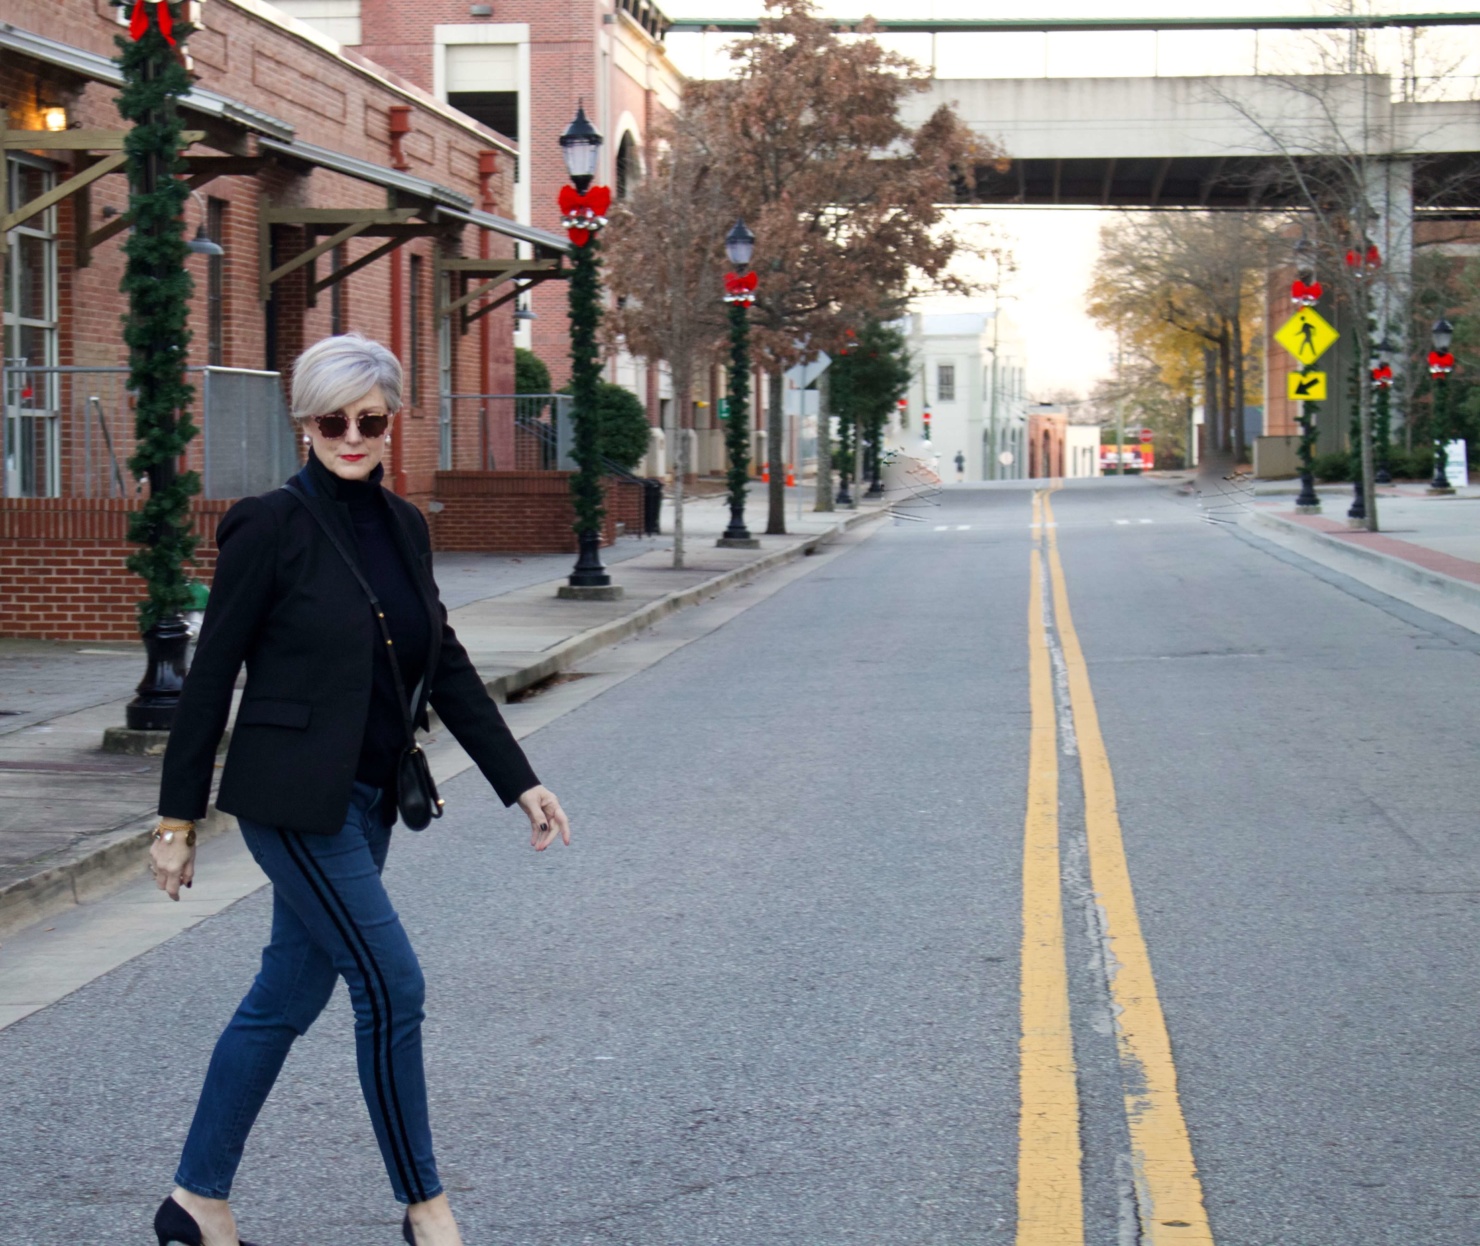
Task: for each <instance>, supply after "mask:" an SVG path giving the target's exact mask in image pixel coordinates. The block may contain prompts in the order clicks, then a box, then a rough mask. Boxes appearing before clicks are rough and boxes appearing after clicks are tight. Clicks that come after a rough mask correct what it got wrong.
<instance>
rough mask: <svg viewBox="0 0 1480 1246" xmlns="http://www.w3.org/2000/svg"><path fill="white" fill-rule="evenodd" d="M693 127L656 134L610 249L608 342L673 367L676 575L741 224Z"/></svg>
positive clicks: (691, 122)
mask: <svg viewBox="0 0 1480 1246" xmlns="http://www.w3.org/2000/svg"><path fill="white" fill-rule="evenodd" d="M696 120H697V119H696V117H695V116H694V115H693V114H685V115H682V116H679V117H677V118H674V119H673V121H672V122H671V124H670V125H669V126H668V127H667V128H666V129H665V130H663V131H661V132H660V133H659V135H658V141H657V142H656V143H655V144H654V145H653V146H654V148H655V149H656V150H657V153H658V154H657V158H656V160H655V162H654V167H653V168H652V169H651V170H650V172H649V174H648V176H647V177H645V178H643V179H642V180H641V181H639V182H638V184H637V186H636V187H635V189H633V190H632V191H631V192H630V193H629V194H628V196H627V198H626V199H624V200H623V201H622V202H621V203H620V204H618V205H617V208H616V210H615V211H614V212H613V213H612V214H611V224H610V226H609V227H608V228H607V230H606V237H605V239H604V243H605V246H606V251H607V286H608V288H609V289H610V290H611V292H612V293H613V294H614V295H616V297H617V306H616V307H615V308H614V309H613V310H612V311H611V312H610V313H609V315H608V318H607V327H608V332H609V334H610V335H611V336H612V337H613V338H614V339H615V340H620V341H622V342H624V343H625V345H626V347H627V349H628V350H630V351H632V352H633V353H634V354H636V355H641V356H644V357H646V358H649V359H662V360H666V361H667V363H668V366H669V368H670V370H671V372H672V378H673V406H674V430H673V431H674V445H673V450H672V462H673V465H674V466H673V478H674V537H673V565H674V566H675V567H681V566H683V561H684V531H683V487H684V475H685V474H686V472H688V470H689V463H688V434H687V430H688V429H689V428H691V427H692V426H693V414H692V412H693V402H694V380H695V377H696V375H697V373H698V370H699V369H700V368H701V367H702V366H703V365H704V364H706V363H708V362H709V361H710V360H712V359H713V358H714V356H715V354H716V352H717V350H718V348H719V347H720V345H721V344H722V342H723V339H724V334H725V314H724V309H725V305H724V302H723V296H724V264H725V253H724V236H725V231H726V230H727V229H728V228H729V227H730V225H731V223H732V220H733V216H734V211H733V205H732V204H731V202H730V200H729V197H728V191H727V189H726V187H725V184H724V180H723V178H722V176H721V168H720V164H719V161H718V158H717V157H716V155H715V154H714V153H713V152H712V151H711V150H710V148H709V145H708V143H707V142H706V139H705V135H704V133H703V131H702V129H701V128H700V127H699V126H698V125H697V124H696ZM732 418H737V419H738V418H743V416H733V417H732Z"/></svg>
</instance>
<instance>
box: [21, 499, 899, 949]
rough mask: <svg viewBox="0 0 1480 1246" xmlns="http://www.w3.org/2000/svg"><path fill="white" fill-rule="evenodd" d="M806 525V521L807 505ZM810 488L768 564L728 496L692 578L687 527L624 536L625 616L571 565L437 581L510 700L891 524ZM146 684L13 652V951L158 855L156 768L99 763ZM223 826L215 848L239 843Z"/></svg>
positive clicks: (213, 825) (467, 573) (462, 569)
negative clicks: (679, 562)
mask: <svg viewBox="0 0 1480 1246" xmlns="http://www.w3.org/2000/svg"><path fill="white" fill-rule="evenodd" d="M799 501H800V502H801V511H800V514H799V513H798V502H799ZM811 501H812V489H811V486H810V484H808V485H807V486H806V488H805V489H788V490H787V512H786V525H787V529H788V535H786V536H775V537H772V536H761V537H760V541H761V548H760V549H759V550H735V549H718V548H716V547H715V544H714V542H715V539H716V538H717V537H718V536H719V534H720V533H721V532H722V531H723V530H724V528H725V526H726V525H727V523H728V521H729V508H728V507H727V506H726V505H725V503H724V500H723V498H722V497H710V498H702V499H698V500H690V501H688V502H687V504H686V505H685V507H684V530H685V555H686V557H685V563H686V565H685V566H684V567H683V568H682V569H675V568H674V567H673V553H672V551H673V536H672V532H673V513H672V504H671V502H665V504H664V511H663V520H662V527H663V532H664V534H665V535H663V536H660V537H646V538H637V537H623V538H621V539H620V540H619V541H618V542H617V544H616V545H615V546H612V547H610V548H608V549H604V550H603V551H602V558H603V561H605V563H606V565H607V567H608V569H609V570H610V571H611V573H612V580H613V582H614V583H617V584H620V585H621V586H622V587H623V589H624V590H625V596H624V598H623V599H622V600H621V601H614V602H577V601H562V600H559V599H557V598H556V596H555V589H556V587H557V585H558V584H561V583H563V582H564V580H565V577H566V575H567V574H568V573H569V571H570V567H571V564H572V562H573V558H574V556H573V555H567V554H559V555H530V556H525V557H522V558H520V557H513V556H510V555H506V554H445V555H441V556H439V557H438V558H437V560H436V562H437V582H438V585H439V586H440V588H441V590H442V597H443V600H444V602H445V603H446V604H447V607H448V610H449V613H450V616H451V621H452V625H453V627H454V628H456V630H457V633H458V637H459V638H460V639H461V640H462V642H463V644H464V645H465V646H466V648H467V650H468V653H469V654H470V656H471V657H472V659H473V662H474V664H475V665H476V666H477V668H478V671H479V673H480V674H481V675H482V676H483V678H484V680H485V682H486V683H487V685H488V688H489V691H490V693H491V694H492V695H493V696H494V697H495V698H496V699H498V700H499V701H505V700H507V699H508V698H509V697H510V696H511V695H515V694H517V693H519V692H521V691H522V690H524V689H526V688H528V687H530V686H531V685H533V684H537V683H539V682H540V681H542V680H544V679H547V678H549V677H551V676H553V675H555V674H558V673H559V672H560V671H562V670H564V669H566V668H567V667H569V666H571V665H573V664H574V663H576V662H579V661H580V660H581V659H583V658H585V657H587V656H588V655H590V654H591V653H594V652H596V651H597V650H599V649H602V648H605V647H606V646H607V645H611V644H615V643H616V642H617V641H619V640H622V639H624V638H625V637H627V636H630V635H632V634H634V633H636V632H638V631H641V630H642V629H643V628H646V627H649V626H651V625H652V624H653V623H655V622H657V621H658V620H659V619H661V618H662V617H664V616H665V615H667V614H670V613H672V612H674V611H676V610H681V609H683V608H684V607H685V606H689V605H693V604H695V603H696V602H699V601H702V600H705V599H707V598H709V597H712V596H714V595H715V594H717V593H721V592H723V591H724V590H725V589H727V588H731V587H734V586H735V585H738V584H742V583H747V582H749V581H750V580H752V579H754V578H755V577H756V576H757V575H761V574H763V573H764V572H766V571H768V570H771V569H773V568H775V567H778V566H781V565H783V564H785V563H788V562H791V561H794V560H795V559H797V558H800V557H803V556H804V555H805V554H807V553H808V552H810V550H811V549H814V548H816V546H817V545H818V544H820V543H821V542H823V541H825V540H827V539H828V538H830V537H832V536H834V535H836V534H837V533H839V532H841V531H843V530H845V529H847V528H850V527H853V526H854V525H856V524H858V523H862V522H865V521H867V520H869V519H872V518H875V517H876V516H878V515H880V514H882V513H883V508H882V506H881V505H878V504H866V505H865V506H863V507H860V509H859V510H857V511H840V512H837V513H834V514H815V513H813V512H812V510H811V509H810V507H811ZM765 508H766V498H765V493H764V491H763V489H758V488H753V489H752V492H751V497H750V500H749V502H748V503H747V507H746V518H747V520H748V521H749V523H750V525H751V531H752V532H754V533H757V534H759V530H760V529H762V528H764V527H765V513H766V510H765ZM142 674H143V651H142V649H141V648H140V647H139V646H136V645H86V644H62V643H50V642H45V641H28V640H0V936H3V935H5V934H6V933H7V932H9V931H11V930H15V929H18V928H19V927H20V926H23V925H28V924H30V923H32V922H35V921H38V920H40V919H42V918H44V917H45V916H47V915H48V914H50V913H55V912H58V911H60V910H61V909H63V908H66V907H68V906H70V905H73V904H80V903H84V902H85V901H86V900H88V899H89V898H92V897H93V896H96V895H99V894H102V893H103V892H106V891H108V890H111V889H112V888H113V887H115V886H117V885H118V883H120V882H121V881H124V880H125V879H128V878H132V877H134V876H135V875H136V874H137V872H138V871H139V870H140V869H141V868H142V867H143V863H144V861H145V859H146V857H147V854H148V833H149V828H150V827H151V826H152V815H153V810H154V805H155V801H156V799H157V797H158V789H159V766H160V762H159V759H158V758H152V757H122V756H117V755H113V754H108V753H104V752H103V751H102V749H101V747H100V746H101V742H102V738H103V731H104V729H105V728H107V727H110V726H118V725H121V724H122V723H123V720H124V714H123V710H124V705H125V703H126V702H127V701H128V700H129V698H130V697H131V696H132V695H133V688H134V685H135V684H136V683H137V682H138V680H139V678H140V677H141V676H142ZM233 825H234V823H233V820H232V819H230V818H228V817H224V816H222V815H218V814H216V813H215V811H214V810H213V811H212V815H211V817H210V819H208V821H207V823H206V824H205V825H204V826H203V827H202V834H203V835H212V834H219V833H221V832H222V831H224V830H229V829H232V827H233Z"/></svg>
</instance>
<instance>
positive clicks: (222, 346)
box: [206, 199, 226, 368]
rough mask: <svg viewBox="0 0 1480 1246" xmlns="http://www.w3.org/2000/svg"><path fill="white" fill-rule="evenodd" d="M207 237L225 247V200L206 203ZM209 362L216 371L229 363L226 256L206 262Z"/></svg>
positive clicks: (216, 256) (210, 200)
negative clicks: (227, 348)
mask: <svg viewBox="0 0 1480 1246" xmlns="http://www.w3.org/2000/svg"><path fill="white" fill-rule="evenodd" d="M206 237H207V238H209V239H210V240H211V241H212V242H214V243H215V244H216V245H217V246H220V247H224V246H225V245H226V201H225V200H224V199H207V200H206ZM206 362H207V363H209V364H210V365H211V366H212V367H213V368H220V367H223V366H224V365H225V363H226V257H225V256H224V255H212V256H208V257H207V259H206Z"/></svg>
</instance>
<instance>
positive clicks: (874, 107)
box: [685, 0, 993, 533]
mask: <svg viewBox="0 0 1480 1246" xmlns="http://www.w3.org/2000/svg"><path fill="white" fill-rule="evenodd" d="M859 33H862V34H865V35H866V34H867V33H868V31H867V30H866V29H864V28H862V27H860V29H859ZM731 55H732V57H733V58H734V60H735V62H736V71H737V72H736V75H735V77H734V78H732V79H726V80H721V81H715V82H700V83H692V84H690V86H689V88H688V92H687V95H686V98H685V111H686V112H688V111H690V110H692V111H693V113H694V115H695V116H696V117H697V118H698V119H699V124H700V126H701V128H702V129H703V131H704V132H705V133H706V135H707V140H706V141H707V143H708V145H709V147H710V149H711V150H712V151H713V153H714V154H715V155H717V156H719V157H720V158H721V159H722V162H723V164H722V167H723V170H724V178H725V183H726V186H727V189H728V190H729V192H730V195H731V211H730V215H731V216H732V217H733V216H735V215H741V216H743V217H744V218H745V220H746V222H747V223H748V224H750V226H751V228H752V229H753V230H754V231H755V235H756V263H755V268H756V270H757V272H758V273H759V274H760V288H759V289H758V291H757V296H756V302H755V306H754V307H753V308H752V309H751V325H752V329H753V333H754V338H753V340H754V344H755V351H756V356H757V359H758V361H759V362H760V363H761V364H762V366H763V367H764V368H765V369H766V371H767V373H768V376H769V392H768V395H767V408H768V410H767V429H768V433H767V439H766V448H767V456H768V460H769V465H770V475H771V489H770V496H769V502H770V507H769V515H768V522H767V526H766V531H767V532H768V533H784V532H785V531H786V523H785V518H784V504H785V496H786V495H785V493H784V491H783V482H784V480H785V472H786V463H785V454H784V447H783V439H784V427H783V417H782V373H783V372H784V371H785V369H787V368H788V367H791V366H793V365H795V364H796V363H798V362H800V361H802V360H804V359H810V358H813V357H815V356H816V355H817V354H818V353H819V352H821V351H825V350H830V349H834V348H837V347H838V346H840V345H841V344H842V342H843V339H844V331H845V330H846V329H847V327H848V326H849V325H850V324H857V323H859V322H860V320H861V318H863V317H866V316H870V315H874V316H879V317H882V318H886V319H887V318H890V317H891V316H893V315H896V314H897V313H898V311H899V310H900V309H901V307H902V305H903V303H904V302H905V300H906V299H907V298H908V297H909V296H910V294H912V293H915V292H919V291H921V290H924V289H935V290H951V291H955V292H960V293H966V292H968V290H967V287H966V285H965V283H963V282H962V281H960V280H959V279H958V278H956V277H954V276H952V274H951V273H950V272H949V267H950V263H951V259H952V257H953V256H954V255H956V253H957V251H958V249H959V248H960V243H959V241H958V240H957V239H956V238H954V237H952V236H951V234H950V233H949V232H947V231H945V230H944V229H942V228H941V226H942V224H943V222H944V220H945V211H946V208H948V207H949V206H950V205H951V204H952V203H954V202H955V201H956V200H957V199H958V198H959V195H960V192H961V191H962V189H963V186H965V187H966V188H967V189H969V184H970V182H971V179H972V177H973V171H974V169H975V168H976V167H977V166H978V165H980V164H982V163H984V162H985V161H986V160H988V159H991V158H992V155H993V153H992V152H991V151H990V150H989V148H988V147H987V146H986V145H985V144H984V143H983V142H982V141H981V140H979V139H977V138H976V137H975V136H973V135H972V134H971V132H970V131H969V130H968V129H967V128H966V127H965V125H964V124H963V123H962V122H961V121H960V119H959V118H957V117H956V115H955V114H954V113H953V112H952V111H951V110H950V109H948V108H941V109H939V110H938V111H937V112H936V113H935V114H934V115H933V116H931V117H930V118H929V119H928V120H927V121H926V122H925V123H924V124H923V125H921V126H919V127H918V128H911V127H909V126H908V125H905V124H904V123H903V122H902V121H901V120H900V119H899V107H900V104H901V102H902V101H903V100H904V99H905V98H906V96H908V95H910V94H911V93H913V92H916V91H920V90H923V89H924V87H925V85H926V82H927V79H926V77H925V76H924V75H923V74H922V73H921V72H920V70H919V69H918V67H917V66H915V65H914V64H913V63H912V62H910V61H908V60H905V59H904V58H902V57H899V56H896V55H895V54H893V53H891V52H888V51H885V50H884V49H883V48H882V47H880V46H879V44H878V43H877V42H876V41H875V40H873V39H869V38H862V39H857V38H854V39H848V38H844V37H842V36H840V35H839V34H838V33H837V32H835V31H834V29H833V28H832V27H831V26H830V25H829V24H827V23H826V22H824V21H822V20H820V19H819V18H818V17H817V16H816V10H815V7H814V6H813V5H812V4H811V3H810V0H766V16H765V18H764V19H763V20H762V22H761V27H760V30H759V31H758V32H757V33H756V34H754V35H751V36H749V37H747V38H744V39H740V40H738V41H737V42H736V43H735V44H734V45H733V47H732V49H731Z"/></svg>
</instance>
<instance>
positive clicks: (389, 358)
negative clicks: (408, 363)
mask: <svg viewBox="0 0 1480 1246" xmlns="http://www.w3.org/2000/svg"><path fill="white" fill-rule="evenodd" d="M377 385H379V386H380V392H381V393H382V394H384V395H385V407H386V410H387V411H399V410H400V409H401V362H400V360H398V359H397V358H396V357H395V355H393V354H391V352H390V351H389V350H388V349H387V348H386V347H384V346H382V345H381V344H380V343H379V342H375V341H371V339H370V338H368V337H362V336H361V335H360V334H358V333H345V334H342V335H341V336H339V337H326V338H324V339H323V340H322V341H319V342H315V343H314V344H313V345H312V346H310V347H309V348H308V349H307V350H306V351H304V352H303V354H301V355H299V356H298V360H297V362H296V363H294V365H293V418H294V419H296V420H306V419H308V418H309V417H310V416H315V415H328V414H329V413H330V412H331V411H340V410H342V409H343V408H345V407H347V406H349V405H350V404H351V403H354V402H358V401H359V400H360V399H361V398H363V397H364V396H365V395H366V394H368V393H369V392H370V391H371V390H372V389H374V388H375V387H376V386H377Z"/></svg>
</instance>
